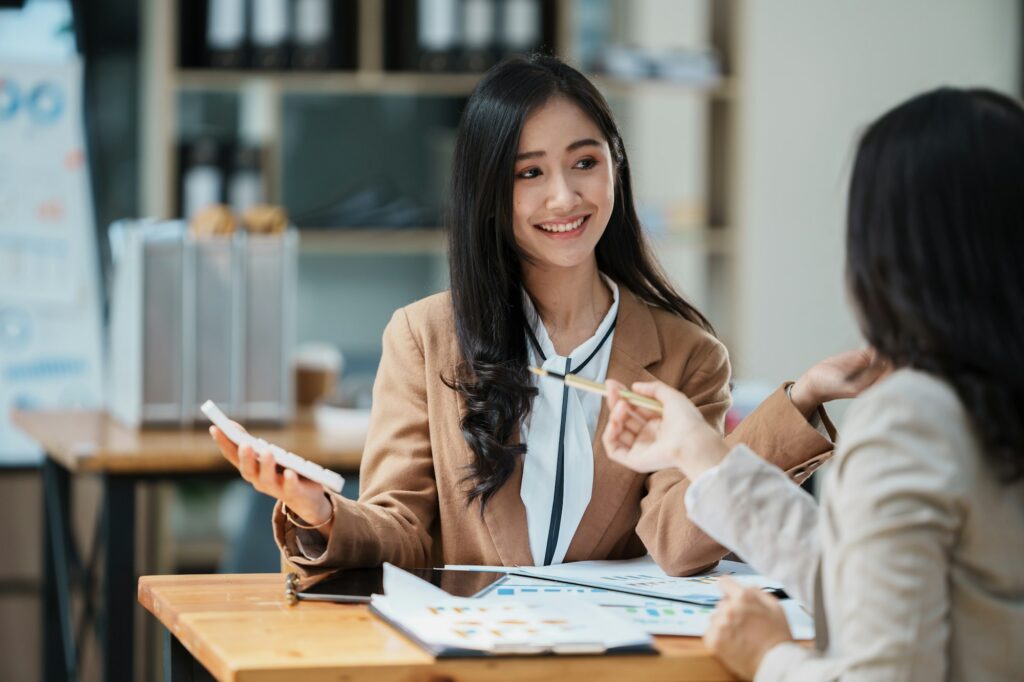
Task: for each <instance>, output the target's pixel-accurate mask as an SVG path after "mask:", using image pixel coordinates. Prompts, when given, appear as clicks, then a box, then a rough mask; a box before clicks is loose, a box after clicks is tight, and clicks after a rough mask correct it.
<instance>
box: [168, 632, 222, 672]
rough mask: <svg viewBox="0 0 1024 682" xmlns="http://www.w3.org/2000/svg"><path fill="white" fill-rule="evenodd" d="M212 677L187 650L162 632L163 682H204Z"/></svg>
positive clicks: (169, 633) (176, 639)
mask: <svg viewBox="0 0 1024 682" xmlns="http://www.w3.org/2000/svg"><path fill="white" fill-rule="evenodd" d="M207 680H211V681H212V680H213V676H212V675H210V673H209V672H207V670H206V668H204V667H203V666H202V665H200V664H199V662H198V661H196V659H195V658H193V657H192V654H190V653H189V652H188V649H186V648H185V646H184V645H183V644H182V643H181V642H179V641H178V638H177V637H175V636H174V635H172V634H171V631H170V630H165V631H164V681H165V682H206V681H207Z"/></svg>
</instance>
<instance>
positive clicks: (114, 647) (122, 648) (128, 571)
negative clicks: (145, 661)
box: [99, 474, 136, 682]
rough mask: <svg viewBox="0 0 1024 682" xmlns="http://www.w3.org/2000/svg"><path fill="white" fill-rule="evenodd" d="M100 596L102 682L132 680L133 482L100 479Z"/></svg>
mask: <svg viewBox="0 0 1024 682" xmlns="http://www.w3.org/2000/svg"><path fill="white" fill-rule="evenodd" d="M103 488H104V495H103V505H104V509H103V520H102V528H100V532H102V533H103V539H104V543H103V554H104V556H103V559H104V560H103V566H104V570H103V592H102V594H103V597H102V610H101V618H100V623H99V637H100V646H101V647H102V649H103V669H104V675H103V677H104V679H106V680H108V681H109V682H116V681H120V680H125V681H126V682H128V681H130V680H131V679H132V674H133V663H134V654H135V647H134V643H133V638H134V634H135V627H134V625H135V598H136V597H135V596H136V577H135V479H134V478H132V477H130V476H113V475H109V474H108V475H106V476H104V477H103Z"/></svg>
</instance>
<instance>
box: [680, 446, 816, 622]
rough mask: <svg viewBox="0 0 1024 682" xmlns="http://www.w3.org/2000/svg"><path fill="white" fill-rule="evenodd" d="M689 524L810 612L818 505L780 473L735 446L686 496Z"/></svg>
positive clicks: (814, 569)
mask: <svg viewBox="0 0 1024 682" xmlns="http://www.w3.org/2000/svg"><path fill="white" fill-rule="evenodd" d="M685 502H686V511H687V513H688V514H689V515H690V519H691V520H692V521H693V522H694V523H695V524H696V525H697V526H698V527H699V528H700V529H701V530H703V531H704V532H705V533H707V534H708V535H710V536H711V537H712V538H714V539H715V540H716V541H717V542H719V543H721V544H722V545H724V546H726V547H728V548H729V549H731V550H732V551H733V552H735V553H736V554H737V555H738V556H740V557H741V558H742V559H743V560H744V561H746V562H747V563H749V564H750V565H751V566H753V567H754V569H755V570H757V571H758V572H759V573H762V574H763V575H766V576H769V577H772V578H774V579H776V580H778V581H780V582H781V583H782V584H783V585H785V586H786V589H787V591H788V592H789V593H790V594H791V595H792V596H793V597H795V598H796V599H797V600H799V601H800V602H801V603H803V604H804V606H806V607H807V608H808V609H810V610H812V611H813V609H814V604H813V601H814V576H815V572H816V570H817V565H818V559H819V556H820V553H821V540H820V537H819V532H818V530H819V529H818V505H817V503H816V502H815V501H814V498H812V497H811V496H810V495H809V494H808V493H807V492H806V491H804V490H803V489H802V488H800V487H799V486H798V485H796V484H795V483H793V482H792V481H791V480H790V479H789V477H788V476H786V474H785V472H783V471H782V470H781V469H779V468H778V467H776V466H775V465H773V464H771V463H769V462H766V461H765V460H763V459H761V458H760V457H758V456H757V455H755V454H754V453H753V452H751V450H750V449H749V448H747V447H746V446H745V445H737V446H735V447H734V448H733V449H732V450H730V451H729V454H728V455H726V457H725V459H723V460H722V462H721V463H719V464H718V466H715V467H713V468H711V469H709V470H708V471H706V472H704V474H703V475H701V476H699V477H697V480H695V481H693V483H691V484H690V487H689V489H688V490H687V491H686V497H685Z"/></svg>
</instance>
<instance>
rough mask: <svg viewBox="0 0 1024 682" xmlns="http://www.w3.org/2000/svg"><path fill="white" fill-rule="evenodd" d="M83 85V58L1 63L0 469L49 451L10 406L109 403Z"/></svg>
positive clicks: (40, 407)
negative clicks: (15, 422)
mask: <svg viewBox="0 0 1024 682" xmlns="http://www.w3.org/2000/svg"><path fill="white" fill-rule="evenodd" d="M81 83H82V79H81V64H80V63H79V62H78V61H77V60H71V61H67V62H61V63H51V64H25V63H6V62H0V149H2V150H3V154H0V463H26V462H33V461H38V460H39V456H40V454H41V453H40V452H39V450H38V447H37V446H36V445H35V444H34V443H32V442H31V441H30V440H29V439H28V438H27V437H25V436H24V435H22V434H21V433H20V432H19V431H18V430H17V429H15V428H14V427H13V426H12V425H11V424H10V422H9V418H8V414H9V412H10V410H11V409H68V408H75V407H88V408H97V407H99V406H100V405H101V404H102V402H101V400H102V392H101V388H102V385H101V328H100V307H99V271H98V270H99V268H98V252H97V248H96V233H95V229H94V224H93V217H92V216H93V210H92V199H91V194H90V190H89V178H88V172H87V171H88V164H87V163H86V156H85V147H84V135H83V128H82V110H81Z"/></svg>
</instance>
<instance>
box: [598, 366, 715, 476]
mask: <svg viewBox="0 0 1024 682" xmlns="http://www.w3.org/2000/svg"><path fill="white" fill-rule="evenodd" d="M607 386H608V392H607V401H608V409H609V411H610V412H609V416H608V425H607V426H606V427H605V430H604V433H603V434H602V436H601V440H602V443H603V444H604V448H605V452H607V453H608V457H610V458H611V459H612V460H614V461H616V462H618V463H619V464H622V465H623V466H625V467H628V468H630V469H632V470H634V471H638V472H640V473H649V472H653V471H658V470H659V469H668V468H678V469H679V470H680V471H681V472H683V474H684V475H685V476H687V477H688V478H690V479H691V480H692V479H693V478H696V477H697V476H699V475H700V474H701V473H703V472H704V471H706V470H708V469H710V468H711V467H713V466H715V465H716V464H718V462H720V461H721V460H722V458H724V457H725V455H726V453H727V452H728V451H729V448H728V446H727V445H726V443H725V440H724V439H723V438H722V436H721V435H720V434H719V433H718V431H716V430H715V429H714V428H713V427H712V426H711V425H709V424H708V423H707V421H706V420H705V418H704V415H703V414H701V412H700V410H698V409H697V407H696V406H695V405H694V404H693V403H692V402H690V400H689V398H687V397H686V396H685V395H683V394H682V393H680V392H679V391H677V390H675V389H674V388H672V387H671V386H669V385H667V384H664V383H662V382H660V381H651V382H640V383H635V384H633V386H632V389H633V393H637V394H639V395H641V396H644V397H647V398H653V399H655V400H657V401H659V402H660V403H661V404H662V413H661V414H657V413H655V412H653V411H652V410H649V409H647V408H643V407H637V406H634V405H631V404H630V403H629V401H628V400H626V398H624V397H623V392H624V389H625V387H624V386H623V385H622V384H620V383H619V382H617V381H614V380H609V381H608V382H607Z"/></svg>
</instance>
